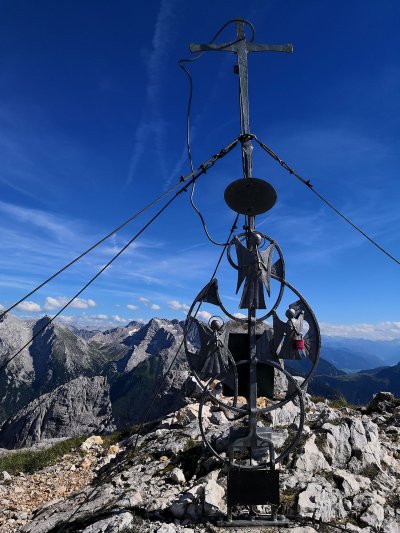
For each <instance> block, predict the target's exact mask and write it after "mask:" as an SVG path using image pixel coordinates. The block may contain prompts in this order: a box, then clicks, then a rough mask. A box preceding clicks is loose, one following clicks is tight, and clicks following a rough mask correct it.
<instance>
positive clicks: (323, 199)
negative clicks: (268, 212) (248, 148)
mask: <svg viewBox="0 0 400 533" xmlns="http://www.w3.org/2000/svg"><path fill="white" fill-rule="evenodd" d="M252 138H253V139H254V140H255V141H256V142H257V143H258V144H259V145H260V146H261V148H262V149H263V150H264V151H265V152H267V154H268V155H270V156H271V157H272V158H273V159H275V161H277V162H278V163H279V164H280V165H281V167H282V168H284V169H285V170H287V171H288V172H289V174H291V175H292V176H294V177H295V178H297V179H298V180H299V181H301V183H303V184H304V185H306V186H307V187H308V188H309V190H310V191H312V192H313V193H314V194H315V195H316V196H318V198H319V199H320V200H322V201H323V202H324V203H325V204H326V205H327V206H328V207H329V208H330V209H332V211H334V212H335V213H336V214H337V215H339V216H340V217H341V218H342V219H343V220H344V221H346V222H347V223H348V224H350V226H352V227H353V228H354V229H355V230H357V231H358V232H359V233H361V235H363V237H365V238H366V239H367V240H368V241H369V242H370V243H371V244H373V245H374V246H376V248H378V250H380V251H381V252H382V253H384V254H385V255H386V256H387V257H389V259H392V261H394V262H395V263H397V264H398V265H400V261H399V260H398V259H397V258H396V257H394V256H393V255H392V254H391V253H390V252H388V251H387V250H385V248H383V246H381V245H380V244H378V243H377V242H376V241H375V240H374V239H373V238H372V237H370V236H369V235H368V234H367V233H365V231H363V230H362V229H361V228H360V227H359V226H357V225H356V224H354V222H352V221H351V220H350V219H349V218H348V217H347V216H346V215H344V214H343V213H342V212H341V211H340V210H339V209H337V208H336V207H335V206H334V205H333V204H331V202H329V200H327V199H326V198H325V197H324V196H322V194H320V193H319V192H318V191H316V190H315V189H314V185H313V184H312V183H311V181H310V180H306V179H305V178H303V177H302V176H300V175H299V174H298V173H297V172H296V171H295V170H294V169H293V168H291V167H290V166H289V165H288V164H287V163H286V162H285V161H283V160H282V159H281V158H280V157H279V156H278V155H277V154H276V153H275V152H274V151H273V150H271V148H269V147H268V146H267V145H266V144H264V143H263V142H261V141H260V140H259V139H257V137H256V136H255V135H252Z"/></svg>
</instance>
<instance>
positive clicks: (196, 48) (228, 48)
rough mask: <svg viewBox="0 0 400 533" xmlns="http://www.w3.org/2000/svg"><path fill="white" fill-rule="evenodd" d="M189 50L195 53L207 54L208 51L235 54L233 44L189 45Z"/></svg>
mask: <svg viewBox="0 0 400 533" xmlns="http://www.w3.org/2000/svg"><path fill="white" fill-rule="evenodd" d="M189 50H190V51H191V52H192V54H193V53H195V52H208V51H209V50H217V51H218V50H221V51H223V52H236V47H235V43H219V44H212V43H210V44H196V43H190V45H189Z"/></svg>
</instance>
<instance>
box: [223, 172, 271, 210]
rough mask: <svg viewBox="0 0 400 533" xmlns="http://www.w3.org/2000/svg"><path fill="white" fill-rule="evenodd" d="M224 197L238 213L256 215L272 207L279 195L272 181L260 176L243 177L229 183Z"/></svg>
mask: <svg viewBox="0 0 400 533" xmlns="http://www.w3.org/2000/svg"><path fill="white" fill-rule="evenodd" d="M224 198H225V202H226V203H227V204H228V206H229V207H230V208H231V209H232V210H233V211H236V213H240V214H241V215H248V216H255V215H260V214H261V213H265V212H266V211H268V210H269V209H271V208H272V207H273V206H274V204H275V202H276V198H277V196H276V191H275V189H274V188H273V187H272V185H271V184H270V183H268V182H266V181H264V180H260V179H258V178H241V179H239V180H236V181H234V182H233V183H230V184H229V185H228V187H227V188H226V189H225V194H224Z"/></svg>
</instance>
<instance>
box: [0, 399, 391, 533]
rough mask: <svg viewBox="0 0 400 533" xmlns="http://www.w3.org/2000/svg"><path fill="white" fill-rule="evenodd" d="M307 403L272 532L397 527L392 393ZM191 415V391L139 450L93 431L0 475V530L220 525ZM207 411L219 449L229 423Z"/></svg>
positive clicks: (42, 532) (292, 411) (221, 483)
mask: <svg viewBox="0 0 400 533" xmlns="http://www.w3.org/2000/svg"><path fill="white" fill-rule="evenodd" d="M306 406H307V409H306V410H307V414H306V426H305V433H304V436H303V438H302V441H301V444H300V445H299V447H298V449H297V451H296V453H295V454H294V455H293V456H292V457H291V458H290V460H289V461H288V462H286V464H284V465H281V467H280V469H281V486H282V512H284V513H285V514H286V515H287V516H290V518H291V519H292V521H293V527H291V528H284V529H282V528H281V529H279V531H280V532H281V533H285V532H288V531H291V532H292V533H300V532H302V533H312V532H315V531H324V532H332V533H333V532H338V531H348V532H353V531H354V532H357V531H362V532H364V533H374V532H378V531H379V532H380V533H398V531H399V530H400V501H399V488H400V483H399V479H400V461H399V459H400V442H399V435H400V429H399V421H400V403H399V401H398V400H397V399H396V398H394V397H393V396H392V395H390V394H388V393H381V394H378V395H377V396H376V397H375V399H374V400H373V402H372V403H371V404H370V405H369V406H368V407H367V408H363V409H362V408H361V409H352V408H349V407H337V406H335V404H329V402H326V401H319V399H318V398H312V397H310V396H309V395H306ZM197 411H198V403H196V401H195V399H193V401H192V403H191V404H189V405H187V406H185V407H183V408H182V409H180V410H179V411H177V412H175V413H174V414H172V415H171V416H168V417H167V418H164V419H163V420H160V421H158V422H157V424H155V425H153V426H152V427H147V428H146V431H145V432H144V434H143V435H142V436H140V437H139V440H138V447H137V451H136V453H135V454H132V446H133V442H134V440H135V438H136V437H135V436H131V437H126V438H122V439H121V438H120V439H119V440H120V441H119V442H118V443H114V441H115V440H118V437H108V438H107V440H104V441H103V442H101V440H102V439H99V438H95V437H92V438H90V439H89V440H86V441H84V442H83V444H82V445H80V442H81V441H77V442H75V443H74V444H75V446H74V448H73V449H72V450H70V451H69V452H68V453H66V454H64V455H62V456H61V457H60V458H59V459H58V460H56V459H55V458H54V457H53V459H52V461H56V462H55V463H54V464H52V465H50V466H46V467H45V468H42V469H39V470H36V471H32V472H26V473H19V472H14V473H12V474H9V475H6V474H5V473H3V475H2V479H3V480H2V482H1V484H0V501H1V505H2V508H3V511H2V512H1V518H0V521H1V522H0V523H1V526H0V532H1V533H6V532H7V533H8V532H11V531H21V532H26V533H28V532H30V533H50V532H53V533H54V532H56V531H61V530H62V531H66V532H83V533H100V532H114V531H115V532H118V531H119V532H126V533H127V532H138V533H142V532H143V533H144V532H149V533H156V532H157V533H174V532H182V533H183V532H185V533H194V532H198V533H200V532H201V533H205V532H211V531H220V532H221V533H223V532H224V529H221V528H217V527H216V525H215V524H216V521H217V520H218V519H219V518H220V517H221V516H223V513H224V512H225V510H226V505H225V488H226V472H225V471H224V469H223V468H221V464H220V463H219V462H218V461H217V460H216V459H215V458H214V457H211V456H210V455H209V454H208V453H207V451H206V450H204V448H203V446H202V441H201V437H200V434H199V428H198V422H197V419H196V416H197ZM206 418H207V422H206V426H207V432H208V434H209V435H210V436H213V438H214V442H215V443H216V446H218V449H219V450H220V452H221V453H222V454H223V453H224V449H225V447H226V436H227V431H228V426H229V424H228V420H227V419H226V417H225V415H224V414H223V413H221V412H218V411H217V410H215V409H214V408H213V407H212V406H211V408H210V409H209V410H207V411H206ZM296 420H297V409H296V406H294V405H293V404H287V405H286V406H285V407H284V408H283V409H281V410H280V411H279V412H275V413H274V414H273V418H272V420H271V422H272V425H273V426H274V431H275V441H276V447H277V448H278V449H279V448H280V447H281V446H283V444H284V441H285V440H286V439H287V438H288V436H289V435H290V432H291V431H292V430H293V429H294V428H295V427H296ZM82 440H83V439H82ZM110 443H113V444H110ZM19 453H20V452H19ZM17 455H18V454H15V457H17ZM6 457H9V455H7V456H6ZM2 460H3V461H4V456H3V457H2ZM15 461H16V459H15ZM3 464H4V463H3ZM9 464H11V463H9ZM27 464H28V463H26V464H25V469H26V470H28V471H29V469H30V467H27ZM257 530H258V531H260V530H259V529H252V530H251V531H257ZM240 531H243V530H240ZM262 531H265V532H267V531H273V529H268V528H265V529H264V530H262ZM277 531H278V530H277Z"/></svg>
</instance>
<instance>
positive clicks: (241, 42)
mask: <svg viewBox="0 0 400 533" xmlns="http://www.w3.org/2000/svg"><path fill="white" fill-rule="evenodd" d="M235 22H236V41H234V42H230V43H220V44H213V43H210V44H190V45H189V49H190V51H191V52H208V51H217V52H235V54H236V55H237V66H236V67H235V72H236V73H237V74H239V96H240V129H241V134H242V139H241V143H242V165H243V177H244V178H251V177H252V151H253V146H252V142H251V137H250V133H251V132H250V118H249V90H248V62H247V54H248V53H249V52H289V53H291V52H293V45H292V44H257V43H253V42H252V41H247V40H246V34H245V31H244V25H245V21H244V20H243V19H237V20H236V21H235ZM254 218H255V217H254V216H249V217H248V226H247V234H248V236H249V235H250V233H251V231H253V230H254V227H255V220H254ZM247 241H248V245H249V250H250V251H251V250H252V249H253V247H252V245H251V243H250V239H249V238H248V239H247ZM248 334H249V355H250V369H249V378H250V392H249V408H250V413H249V432H250V436H251V438H252V439H255V438H256V434H257V433H256V432H257V420H256V413H257V358H256V357H257V353H256V309H255V308H254V307H251V308H250V309H249V311H248Z"/></svg>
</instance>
